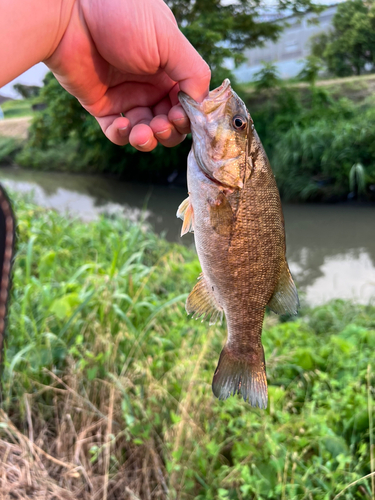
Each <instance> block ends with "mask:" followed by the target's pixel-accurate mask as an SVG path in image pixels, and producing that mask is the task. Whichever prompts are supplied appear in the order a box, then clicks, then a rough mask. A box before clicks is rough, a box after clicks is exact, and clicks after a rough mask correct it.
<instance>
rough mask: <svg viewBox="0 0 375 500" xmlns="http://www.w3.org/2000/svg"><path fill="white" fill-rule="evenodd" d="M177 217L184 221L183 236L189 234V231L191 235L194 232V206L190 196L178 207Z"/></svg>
mask: <svg viewBox="0 0 375 500" xmlns="http://www.w3.org/2000/svg"><path fill="white" fill-rule="evenodd" d="M176 216H177V217H179V218H180V219H182V220H183V221H184V223H183V224H182V229H181V236H183V235H184V234H186V233H188V232H189V231H190V232H191V233H192V232H193V231H194V211H193V206H192V204H191V203H190V197H189V196H188V197H187V198H186V200H184V201H183V202H182V203H181V205H180V206H179V207H178V210H177V214H176Z"/></svg>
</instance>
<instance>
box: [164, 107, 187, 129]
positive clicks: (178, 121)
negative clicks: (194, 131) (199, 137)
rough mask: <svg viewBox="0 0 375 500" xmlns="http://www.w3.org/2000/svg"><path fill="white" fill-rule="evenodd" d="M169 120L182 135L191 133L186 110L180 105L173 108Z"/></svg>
mask: <svg viewBox="0 0 375 500" xmlns="http://www.w3.org/2000/svg"><path fill="white" fill-rule="evenodd" d="M168 120H169V121H170V122H171V123H173V125H174V127H175V128H176V129H177V131H178V132H180V134H188V133H189V132H190V121H189V118H188V117H187V114H186V113H185V111H184V108H183V107H182V106H181V105H180V104H178V105H177V106H173V108H171V109H170V111H169V113H168Z"/></svg>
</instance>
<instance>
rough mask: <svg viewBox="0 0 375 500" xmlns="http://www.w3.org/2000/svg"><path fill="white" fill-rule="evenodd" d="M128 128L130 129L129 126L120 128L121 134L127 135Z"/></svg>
mask: <svg viewBox="0 0 375 500" xmlns="http://www.w3.org/2000/svg"><path fill="white" fill-rule="evenodd" d="M127 130H128V126H126V127H121V128H119V129H118V131H119V134H120V135H126V132H127Z"/></svg>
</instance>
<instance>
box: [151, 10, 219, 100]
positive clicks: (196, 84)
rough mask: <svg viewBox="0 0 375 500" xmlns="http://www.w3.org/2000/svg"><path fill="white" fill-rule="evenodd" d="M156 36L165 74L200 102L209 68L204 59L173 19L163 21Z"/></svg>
mask: <svg viewBox="0 0 375 500" xmlns="http://www.w3.org/2000/svg"><path fill="white" fill-rule="evenodd" d="M163 28H164V29H163V30H162V31H163V32H162V33H160V36H158V45H159V54H160V63H161V66H162V68H163V69H164V71H165V72H166V73H167V75H168V76H169V77H170V78H171V79H172V80H174V81H175V82H177V83H178V84H179V88H180V90H182V91H183V92H185V93H186V94H187V95H189V96H190V97H192V98H193V99H194V100H196V101H198V102H201V101H202V100H203V99H204V98H205V97H206V96H207V94H208V91H209V86H210V79H211V70H210V67H209V66H208V64H207V63H206V61H205V60H204V59H203V58H202V57H201V56H200V55H199V54H198V52H197V51H196V50H195V48H194V47H193V46H192V45H191V43H190V42H189V41H188V40H187V38H186V37H185V36H184V35H183V34H182V33H181V31H180V30H179V29H178V27H177V25H176V24H175V21H174V19H171V18H170V17H169V19H168V20H167V29H165V28H166V25H165V24H164V23H163Z"/></svg>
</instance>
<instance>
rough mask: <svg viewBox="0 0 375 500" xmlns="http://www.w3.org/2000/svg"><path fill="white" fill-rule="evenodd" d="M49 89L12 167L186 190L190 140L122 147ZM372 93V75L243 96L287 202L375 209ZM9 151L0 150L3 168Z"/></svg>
mask: <svg viewBox="0 0 375 500" xmlns="http://www.w3.org/2000/svg"><path fill="white" fill-rule="evenodd" d="M46 82H47V83H46V85H45V87H44V88H43V89H42V90H41V95H40V101H41V102H44V103H47V107H46V108H45V109H43V110H42V111H40V112H38V113H36V114H35V118H34V120H33V123H32V125H31V127H30V129H29V138H28V140H27V142H26V143H25V144H23V145H22V147H21V148H20V147H18V148H17V147H16V148H14V149H13V150H12V154H11V155H10V154H9V152H7V156H6V161H11V162H13V163H16V164H19V165H21V166H23V167H25V168H31V169H34V170H49V171H50V170H54V171H69V172H76V173H78V172H85V173H96V174H97V173H101V174H110V175H117V176H118V177H119V178H121V179H122V180H124V181H128V182H144V181H145V179H147V182H148V183H153V184H164V185H166V184H168V183H171V182H172V183H176V182H177V181H176V179H177V180H180V181H181V182H183V183H185V182H186V181H185V177H186V158H187V154H188V151H189V150H190V147H191V142H190V139H189V138H187V139H186V140H185V141H183V143H182V144H181V145H179V146H177V147H175V148H172V149H168V148H162V147H158V148H156V150H155V151H153V152H152V153H147V154H145V153H140V152H138V151H136V150H134V148H131V147H130V146H125V147H118V146H115V145H113V144H111V143H110V142H109V141H108V140H107V139H106V138H105V137H104V135H103V133H102V132H101V130H100V127H99V126H98V124H97V123H96V121H95V119H94V118H93V117H92V116H90V115H88V114H87V113H85V112H84V111H83V110H82V108H81V107H80V105H79V103H78V102H77V100H76V99H75V98H73V97H72V96H70V95H69V94H67V93H66V92H65V91H64V90H63V89H62V88H61V87H60V86H59V84H58V83H57V81H56V80H55V79H54V78H53V77H52V76H50V77H48V78H47V79H46ZM320 83H322V82H320ZM373 85H374V75H370V76H369V75H367V76H366V77H361V79H355V78H354V79H353V78H351V79H349V80H346V79H343V81H337V80H334V81H332V82H330V83H329V82H326V83H325V84H324V85H320V84H317V85H310V86H306V85H303V84H295V83H291V82H286V83H280V84H279V85H278V86H277V87H275V88H273V89H263V90H259V89H258V90H256V91H254V89H252V90H251V86H248V87H247V88H243V87H240V88H239V89H238V90H239V92H240V95H242V97H243V98H244V100H245V102H246V104H247V106H248V109H249V110H250V112H251V115H252V118H253V120H254V123H255V127H256V130H257V132H258V134H259V137H260V138H261V140H262V143H263V145H264V148H265V150H266V152H267V154H268V156H269V159H270V162H271V165H272V168H273V172H274V174H275V177H276V182H277V184H278V187H279V190H280V194H281V197H282V199H284V200H286V201H292V202H312V201H313V202H322V201H323V202H343V201H345V200H347V199H348V198H349V199H353V198H359V199H365V200H368V201H375V156H374V149H373V144H374V143H375V135H374V134H375V132H374V130H375V101H374V98H373V95H372V88H373ZM8 146H9V144H8ZM4 148H5V146H4V145H3V146H1V144H0V163H1V161H2V158H4V155H3V154H2V152H1V150H2V149H4ZM5 149H7V151H8V150H9V147H8V148H5ZM9 158H10V159H9Z"/></svg>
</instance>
